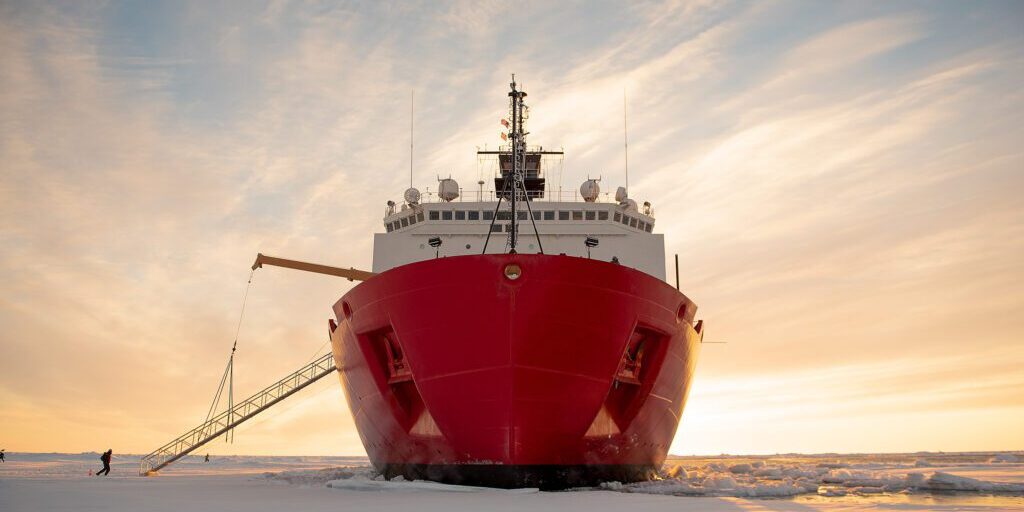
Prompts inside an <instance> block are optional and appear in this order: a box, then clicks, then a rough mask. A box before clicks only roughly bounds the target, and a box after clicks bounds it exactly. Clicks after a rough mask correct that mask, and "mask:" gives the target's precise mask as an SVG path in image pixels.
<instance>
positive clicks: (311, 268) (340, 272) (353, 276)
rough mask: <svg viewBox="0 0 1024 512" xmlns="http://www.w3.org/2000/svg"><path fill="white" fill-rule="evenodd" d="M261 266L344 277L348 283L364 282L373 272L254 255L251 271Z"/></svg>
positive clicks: (261, 254) (260, 254) (259, 254)
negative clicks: (254, 259)
mask: <svg viewBox="0 0 1024 512" xmlns="http://www.w3.org/2000/svg"><path fill="white" fill-rule="evenodd" d="M263 265H273V266H275V267H284V268H292V269H295V270H304V271H306V272H314V273H317V274H327V275H329V276H337V277H344V278H345V279H348V280H349V281H366V280H367V279H369V278H371V277H373V276H374V275H375V274H374V273H373V272H367V271H365V270H359V269H355V268H351V267H349V268H347V269H345V268H338V267H331V266H327V265H320V264H318V263H306V262H305V261H297V260H288V259H284V258H275V257H273V256H267V255H266V254H263V253H258V254H257V255H256V261H255V262H254V263H253V264H252V269H253V270H256V269H258V268H261V267H263Z"/></svg>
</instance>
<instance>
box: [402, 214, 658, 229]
mask: <svg viewBox="0 0 1024 512" xmlns="http://www.w3.org/2000/svg"><path fill="white" fill-rule="evenodd" d="M529 214H530V212H528V211H522V210H520V211H517V212H516V217H517V218H518V219H519V220H521V221H525V220H529V219H530V216H529ZM427 215H428V217H427V219H429V220H440V221H446V220H451V221H459V220H466V221H474V220H475V221H479V220H484V221H491V220H494V217H495V212H494V211H493V210H483V211H480V210H441V211H439V210H431V211H429V212H427ZM556 217H557V219H558V220H580V221H588V220H595V221H606V220H608V211H607V210H597V211H595V210H543V211H541V210H538V211H535V212H533V220H535V221H545V220H555V219H556ZM423 220H424V219H423V212H422V211H419V212H416V213H415V214H414V215H408V216H406V217H402V218H401V219H398V220H395V221H393V222H387V223H385V227H386V228H387V230H388V232H389V233H390V232H391V231H395V230H397V229H401V228H405V227H408V226H410V225H412V224H416V223H417V222H423ZM497 220H499V221H502V220H504V221H508V220H512V212H511V211H508V210H503V211H499V212H497ZM613 221H614V222H618V223H621V224H623V225H625V226H629V227H631V228H635V229H639V230H641V231H646V232H648V233H650V232H651V231H652V230H653V229H654V224H653V223H649V222H646V221H644V220H642V219H639V218H637V217H631V216H629V215H627V214H625V213H622V212H618V211H616V212H615V215H614V217H613ZM501 229H502V228H501V226H500V225H497V224H496V225H495V226H492V228H491V230H492V231H501Z"/></svg>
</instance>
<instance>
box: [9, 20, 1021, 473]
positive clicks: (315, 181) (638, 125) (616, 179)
mask: <svg viewBox="0 0 1024 512" xmlns="http://www.w3.org/2000/svg"><path fill="white" fill-rule="evenodd" d="M1022 26H1024V4H1022V3H1020V2H1013V1H1009V2H996V1H986V2H953V1H927V2H862V1H856V2H776V1H768V2H729V1H725V2H718V1H716V2H701V1H697V2H669V3H658V2H626V3H623V2H587V3H584V2H556V3H540V2H536V3H535V2H525V3H517V2H488V1H472V2H469V1H467V2H440V3H415V2H365V3H338V4H319V3H305V2H303V3H290V2H282V1H274V2H238V3H214V2H117V1H112V2H58V3H50V2H9V1H5V2H3V3H2V4H0V416H2V422H0V445H2V447H3V448H5V449H7V451H36V452H51V451H57V452H80V451H102V450H105V449H106V448H110V447H112V448H114V450H115V452H118V453H145V452H149V451H151V450H153V449H155V448H157V447H158V446H160V445H162V444H163V443H164V442H166V441H168V440H170V439H172V438H173V437H175V436H177V435H178V434H179V433H181V432H184V431H185V430H187V429H188V428H191V427H192V426H194V425H196V424H198V422H200V421H201V420H202V419H203V418H204V417H205V415H206V412H207V409H208V407H209V405H210V401H211V399H212V397H213V393H214V391H215V390H216V388H217V384H218V382H219V379H220V377H221V374H222V372H223V371H224V365H225V363H226V362H227V357H228V354H229V352H230V349H231V344H232V340H233V339H234V338H235V331H236V328H237V327H238V325H239V324H238V322H239V313H240V309H241V304H242V298H243V295H244V294H245V293H246V286H247V280H248V279H249V275H250V271H249V266H250V265H251V263H252V260H253V258H254V257H255V255H256V253H257V252H264V253H268V254H273V255H278V256H283V257H289V258H295V259H300V260H305V261H313V262H320V263H327V264H332V265H338V266H344V267H348V266H353V267H356V268H367V269H368V268H371V253H372V238H373V237H372V233H374V232H380V231H382V230H383V225H382V221H381V219H382V216H383V213H384V204H385V202H386V201H387V200H389V199H392V200H400V198H401V193H402V191H403V190H404V189H405V188H406V187H407V186H408V183H409V174H408V173H409V99H410V94H411V93H413V92H414V93H415V97H416V114H415V123H416V128H415V138H416V147H415V151H414V157H413V159H414V170H413V180H414V182H415V183H416V184H417V185H418V186H419V187H420V188H421V189H426V187H431V188H432V189H435V190H436V183H437V181H436V180H437V176H439V175H448V174H450V175H451V176H452V177H453V178H455V179H457V180H459V181H461V182H462V183H463V184H471V183H473V182H475V181H476V180H477V179H478V178H479V177H480V173H481V170H480V168H479V165H478V162H477V160H476V157H475V154H474V153H475V151H476V148H477V147H478V146H483V145H485V144H490V145H495V144H497V143H499V141H500V139H499V138H498V134H499V133H500V125H499V124H498V121H499V119H501V117H502V116H503V114H504V112H505V110H506V108H507V105H506V101H507V97H506V93H507V88H508V82H509V77H510V74H511V73H515V74H516V77H517V81H519V82H520V83H521V84H522V85H524V86H525V89H526V90H527V92H528V93H529V98H528V99H529V100H530V101H529V103H530V106H531V107H532V110H531V118H530V126H529V129H530V132H531V135H530V141H531V142H533V143H538V144H544V145H546V146H549V147H559V146H561V147H563V148H564V150H565V152H566V157H565V159H564V163H563V166H562V169H561V175H560V176H558V177H557V180H556V179H555V177H554V176H552V177H551V178H552V181H553V182H554V181H559V182H560V184H561V186H563V187H564V188H565V189H566V190H571V189H573V188H575V187H578V186H579V183H581V182H582V181H583V180H584V179H586V177H587V176H595V175H596V176H601V177H602V186H603V188H604V189H605V190H610V189H611V190H613V189H614V187H615V186H617V185H620V184H623V183H624V181H625V176H624V174H625V173H624V165H623V161H624V158H623V156H624V155H623V147H622V137H623V133H622V109H623V91H626V94H627V103H628V116H629V140H630V143H629V167H630V173H629V174H630V196H631V197H634V198H636V199H637V200H639V201H644V200H646V201H650V202H651V203H652V204H653V205H654V212H655V217H656V219H657V221H656V225H655V231H656V232H661V233H664V235H665V241H666V252H667V254H668V255H669V256H668V257H667V258H666V261H669V262H670V264H671V261H672V256H671V255H674V254H678V255H679V261H680V273H681V281H682V287H683V290H684V292H685V293H686V294H687V295H688V296H689V297H690V298H692V299H693V300H694V301H696V302H697V304H698V305H699V308H700V309H699V310H698V317H699V318H702V319H703V320H704V321H705V324H706V336H705V341H714V342H724V343H714V344H711V343H707V344H704V345H703V347H702V352H701V355H700V361H699V363H698V367H697V372H696V377H695V381H694V383H693V387H692V389H691V393H690V399H689V403H688V404H687V407H686V411H685V413H684V415H683V420H682V424H681V426H680V429H679V432H678V434H677V436H676V439H675V442H674V443H673V445H672V448H671V452H672V453H675V454H718V453H733V454H765V453H767V454H770V453H787V452H802V453H821V452H909V451H923V450H931V451H938V450H942V451H960V450H1010V449H1017V450H1019V449H1024V436H1021V435H1020V432H1024V314H1022V312H1024V201H1022V196H1024V128H1022V124H1021V119H1022V118H1024V31H1022V30H1021V27H1022ZM668 275H672V272H669V273H668ZM352 286H353V284H352V283H349V282H347V281H344V280H339V279H333V278H329V277H323V276H318V275H313V274H304V273H299V272H293V271H289V270H284V269H273V268H267V269H262V270H259V271H258V272H257V273H256V274H255V275H254V277H253V280H252V285H251V288H250V289H249V292H248V302H247V306H246V311H247V313H246V315H245V317H244V318H243V321H242V323H241V327H240V331H239V337H238V353H237V356H236V363H235V389H236V397H239V398H240V397H243V396H247V395H248V394H250V393H252V392H255V391H257V390H259V389H261V388H262V387H263V386H265V385H267V384H269V383H271V382H273V381H275V380H277V379H278V378H280V377H282V376H284V375H286V374H287V373H289V372H291V371H292V370H294V369H295V368H298V367H299V366H301V365H302V364H304V363H306V362H308V361H309V360H310V359H311V358H313V357H314V356H315V355H316V354H318V353H321V352H322V351H324V350H325V349H326V347H325V345H324V344H325V342H326V341H327V329H326V323H327V318H329V317H330V316H331V310H330V307H331V305H332V304H333V303H334V302H335V301H336V300H337V299H338V297H340V296H341V295H342V294H343V293H345V292H346V291H348V290H349V289H351V287H352ZM209 451H210V452H211V453H213V454H232V453H237V454H278V455H286V454H287V455H360V454H363V453H365V452H364V451H363V448H362V446H361V444H360V442H359V438H358V435H357V433H356V431H355V428H354V426H353V422H352V419H351V417H350V414H349V411H348V407H347V406H346V404H345V403H344V395H343V393H342V391H341V388H340V385H339V383H338V381H337V380H336V379H333V378H329V379H324V380H322V381H320V382H317V383H316V384H314V385H313V386H311V387H310V388H308V389H306V390H304V391H303V392H302V393H301V394H299V395H296V396H295V397H292V398H290V399H288V400H287V401H285V402H283V403H282V404H280V405H278V406H275V407H274V408H273V409H271V410H269V411H267V412H266V413H264V414H262V415H260V416H257V417H256V418H255V419H253V420H252V421H250V422H249V423H247V424H245V425H243V426H242V427H240V428H239V429H238V432H237V435H236V439H235V442H234V444H226V443H224V442H222V441H217V442H215V443H213V444H211V445H210V448H209Z"/></svg>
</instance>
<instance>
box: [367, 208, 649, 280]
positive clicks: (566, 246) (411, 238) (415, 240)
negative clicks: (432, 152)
mask: <svg viewBox="0 0 1024 512" xmlns="http://www.w3.org/2000/svg"><path fill="white" fill-rule="evenodd" d="M496 204H497V203H496V202H495V201H472V202H471V201H465V202H462V201H451V202H446V201H441V202H436V203H426V204H419V203H415V204H409V203H406V204H404V205H402V206H401V207H396V206H391V207H389V208H388V211H387V212H386V213H387V214H386V215H385V217H384V228H385V232H384V233H376V234H374V237H373V271H374V272H384V271H385V270H388V269H391V268H393V267H397V266H400V265H405V264H408V263H413V262H416V261H422V260H426V259H431V258H434V257H445V256H457V255H463V254H481V253H482V252H483V248H484V241H485V239H486V238H487V233H488V231H489V230H492V231H491V237H490V240H489V241H488V243H487V253H494V254H504V253H506V252H508V248H507V239H508V237H507V233H508V230H509V229H510V228H509V219H510V218H511V213H512V212H511V211H510V210H509V209H508V208H507V203H502V208H501V209H500V210H498V215H497V217H498V218H497V219H494V216H495V215H494V213H495V206H496ZM633 204H635V203H632V204H631V203H629V202H627V203H626V204H622V203H610V202H604V203H601V202H589V201H578V202H573V201H559V202H555V201H531V202H530V209H529V210H526V208H525V207H521V209H520V210H519V211H517V212H516V213H517V216H518V217H519V229H520V234H519V236H520V241H519V246H518V247H517V251H518V252H520V253H537V252H540V248H539V246H538V243H537V238H536V235H535V234H534V231H533V225H532V224H531V222H530V213H531V212H532V214H533V219H534V222H535V223H536V225H537V232H538V233H540V244H541V245H543V248H544V253H546V254H566V255H569V256H579V257H584V258H585V257H587V247H586V246H585V245H584V240H585V239H586V238H587V237H588V236H589V237H592V238H596V239H597V240H598V242H599V243H598V245H597V247H594V248H592V249H590V257H591V258H594V259H600V260H604V261H612V258H617V259H618V262H619V263H620V264H622V265H626V266H628V267H632V268H635V269H637V270H640V271H642V272H645V273H647V274H650V275H652V276H654V277H657V278H658V279H662V280H664V279H665V239H664V236H663V235H661V234H655V233H653V230H654V217H652V216H651V215H650V209H649V207H645V209H646V210H647V213H644V212H642V211H639V210H638V209H636V208H635V207H634V206H632V205H633ZM492 220H494V222H493V223H492ZM435 237H437V238H440V240H441V242H442V243H441V245H440V246H439V247H437V248H436V249H435V248H434V247H431V245H430V243H429V240H430V239H431V238H435Z"/></svg>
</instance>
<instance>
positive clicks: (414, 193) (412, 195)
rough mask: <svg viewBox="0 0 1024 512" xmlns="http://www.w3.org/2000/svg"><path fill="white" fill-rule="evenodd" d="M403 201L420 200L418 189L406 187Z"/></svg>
mask: <svg viewBox="0 0 1024 512" xmlns="http://www.w3.org/2000/svg"><path fill="white" fill-rule="evenodd" d="M405 202H406V203H409V204H418V203H419V202H420V191H419V190H416V188H415V187H409V188H408V189H406V191H405Z"/></svg>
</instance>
